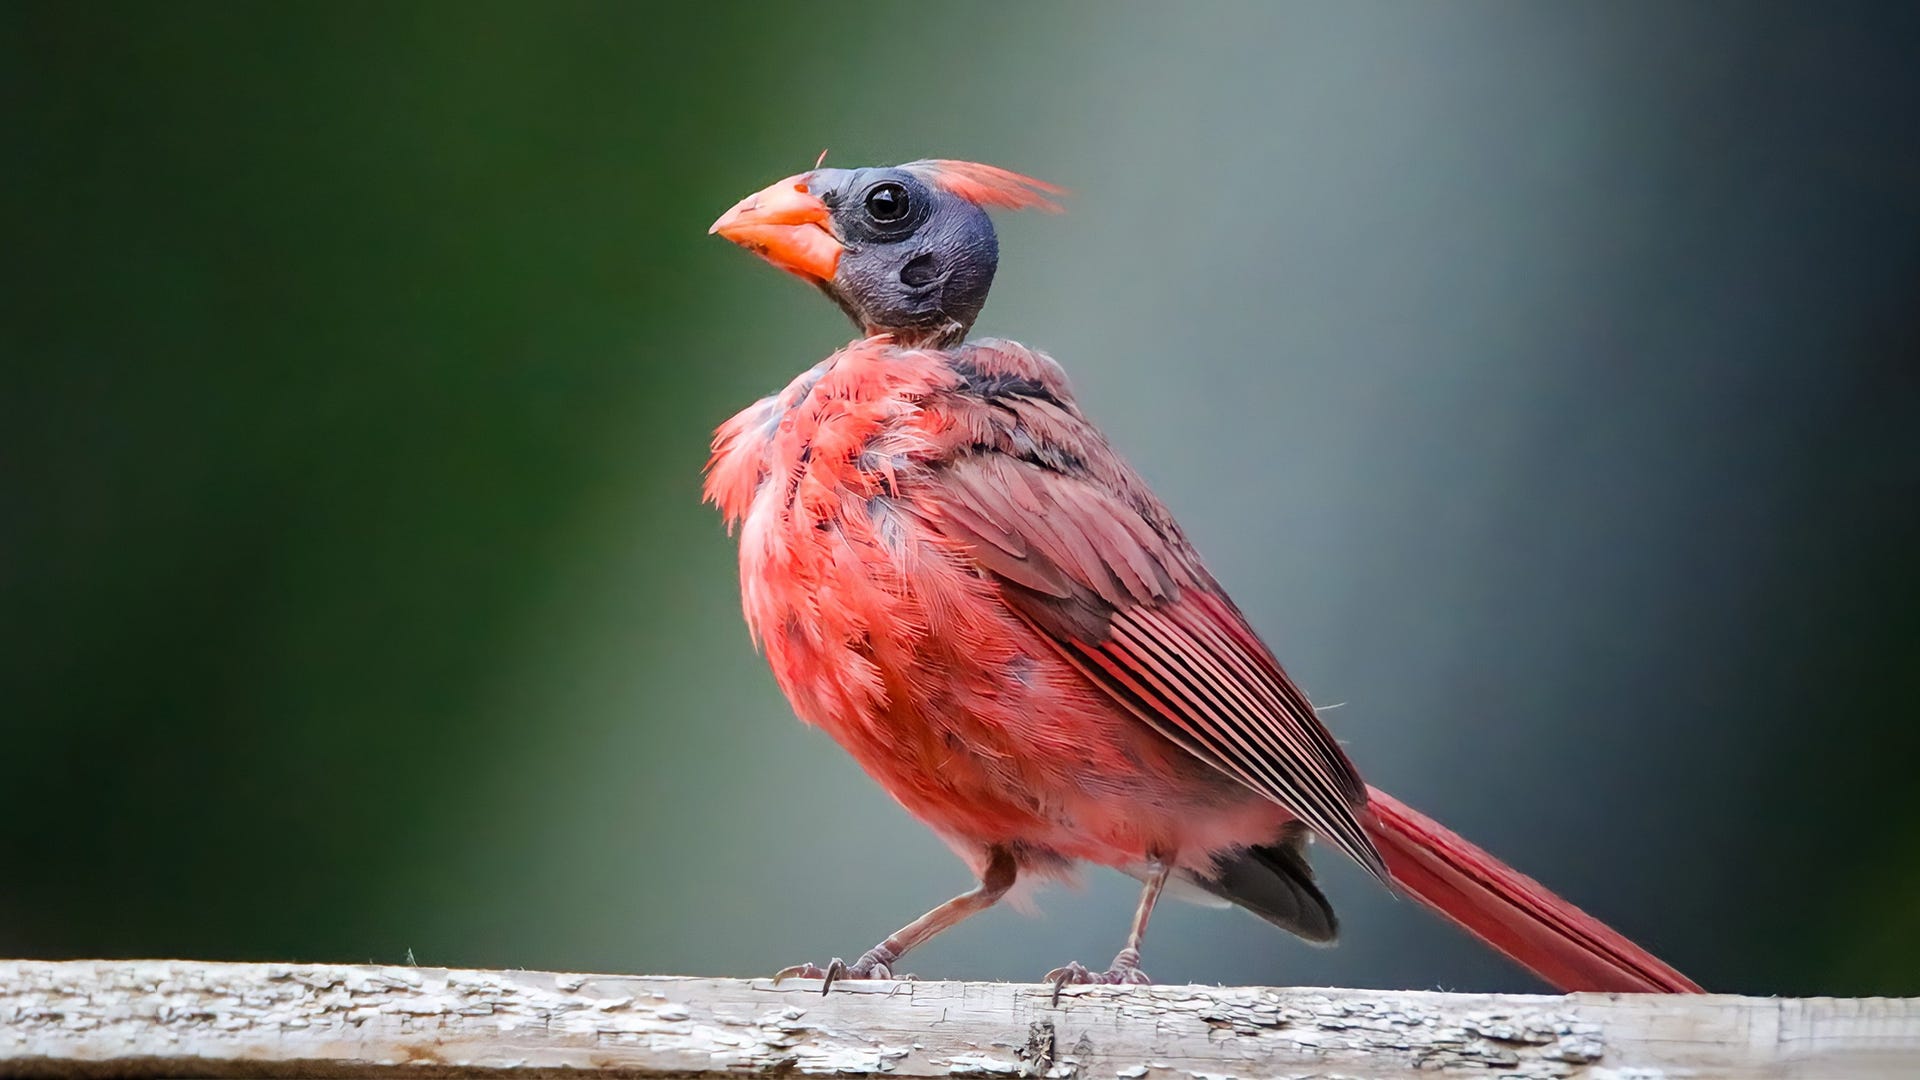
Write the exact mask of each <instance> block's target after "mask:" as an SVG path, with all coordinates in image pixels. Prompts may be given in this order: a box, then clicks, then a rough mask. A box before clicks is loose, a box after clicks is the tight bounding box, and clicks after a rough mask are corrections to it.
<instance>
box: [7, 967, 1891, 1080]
mask: <svg viewBox="0 0 1920 1080" xmlns="http://www.w3.org/2000/svg"><path fill="white" fill-rule="evenodd" d="M818 990H819V984H818V983H817V982H789V983H785V984H782V985H779V986H775V985H774V984H773V983H772V982H770V981H768V980H764V979H756V980H728V979H678V978H654V977H638V976H625V975H566V974H554V973H551V972H535V971H463V970H447V969H442V968H413V967H372V966H345V965H326V964H211V963H193V962H186V961H76V962H65V963H44V962H34V961H15V962H0V1075H5V1076H29V1077H33V1076H47V1077H73V1076H86V1077H92V1076H168V1077H175V1076H209V1077H234V1076H374V1077H386V1076H402V1075H405V1076H434V1075H450V1074H454V1073H458V1074H460V1075H512V1076H538V1075H550V1074H557V1073H560V1072H579V1071H594V1070H597V1071H599V1072H600V1073H602V1074H604V1075H610V1076H642V1077H664V1076H719V1075H738V1074H752V1073H760V1074H774V1075H786V1074H792V1073H804V1074H812V1075H826V1076H849V1075H877V1074H883V1073H884V1074H888V1075H892V1076H898V1077H933V1076H941V1077H956V1076H1044V1077H1050V1078H1056V1080H1066V1078H1069V1077H1072V1078H1092V1077H1115V1078H1126V1080H1149V1078H1155V1080H1157V1078H1172V1077H1180V1078H1183V1080H1184V1078H1199V1077H1225V1076H1232V1077H1248V1078H1251V1077H1294V1076H1299V1077H1307V1076H1312V1077H1331V1076H1363V1077H1379V1078H1401V1077H1415V1076H1420V1077H1428V1076H1432V1075H1434V1074H1435V1073H1441V1074H1445V1075H1455V1076H1460V1075H1464V1076H1478V1075H1485V1076H1500V1077H1516V1078H1540V1077H1556V1078H1558V1077H1588V1078H1593V1080H1601V1078H1608V1080H1625V1078H1629V1077H1631V1078H1636V1080H1651V1078H1654V1077H1809V1078H1818V1080H1844V1078H1850V1077H1882V1076H1887V1077H1891V1076H1913V1075H1920V999H1905V998H1900V999H1896V998H1870V999H1833V998H1810V999H1764V998H1743V997H1727V996H1706V997H1653V996H1636V995H1594V994H1577V995H1571V996H1567V997H1541V996H1520V995H1478V994H1439V993H1420V992H1382V991H1372V990H1320V989H1269V988H1261V987H1203V986H1155V987H1129V988H1109V987H1100V988H1092V987H1074V988H1069V989H1068V990H1067V992H1066V993H1065V994H1064V995H1063V996H1062V997H1061V999H1060V1003H1059V1005H1058V1006H1054V1005H1052V1004H1050V1002H1049V1000H1048V998H1049V993H1050V990H1049V988H1044V987H1036V986H1031V985H1011V984H1004V983H950V982H924V983H906V982H902V983H848V984H842V987H841V988H840V989H836V990H835V992H834V993H833V994H832V995H831V996H829V997H825V998H823V997H821V996H820V995H819V993H818Z"/></svg>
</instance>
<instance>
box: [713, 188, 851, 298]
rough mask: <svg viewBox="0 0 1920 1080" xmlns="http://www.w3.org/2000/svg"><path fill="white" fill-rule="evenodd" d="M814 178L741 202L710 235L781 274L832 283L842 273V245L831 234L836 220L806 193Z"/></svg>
mask: <svg viewBox="0 0 1920 1080" xmlns="http://www.w3.org/2000/svg"><path fill="white" fill-rule="evenodd" d="M809 175H810V174H808V173H801V174H800V175H798V176H789V177H787V178H786V179H785V180H782V181H780V182H779V183H777V184H773V185H771V186H769V187H767V188H765V189H763V190H761V191H757V192H755V193H753V194H752V195H749V196H747V197H746V198H744V199H741V200H740V201H739V202H737V203H735V204H734V205H733V209H731V210H729V211H727V212H726V213H724V214H721V215H720V220H718V221H716V222H714V223H713V228H711V229H708V230H707V232H708V233H709V234H711V233H719V234H720V235H721V236H724V237H726V238H727V239H729V240H731V241H733V242H734V243H736V244H739V245H740V246H741V247H743V248H746V249H747V250H748V251H751V252H753V253H755V254H756V255H759V256H760V257H761V258H763V259H765V260H767V261H768V262H770V263H772V264H773V265H775V266H777V267H779V268H780V269H782V270H787V271H791V272H792V273H795V274H798V275H800V276H801V277H803V278H807V279H809V280H812V281H817V282H831V281H832V280H833V275H834V272H835V271H836V270H838V269H839V268H840V251H841V247H840V241H839V240H837V239H835V238H834V235H833V233H832V231H831V230H830V229H829V227H828V226H829V222H830V220H831V217H832V215H831V214H830V212H829V211H828V210H827V204H826V203H824V202H822V201H820V197H819V196H818V195H815V194H813V193H812V192H810V191H808V190H807V179H808V177H809Z"/></svg>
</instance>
